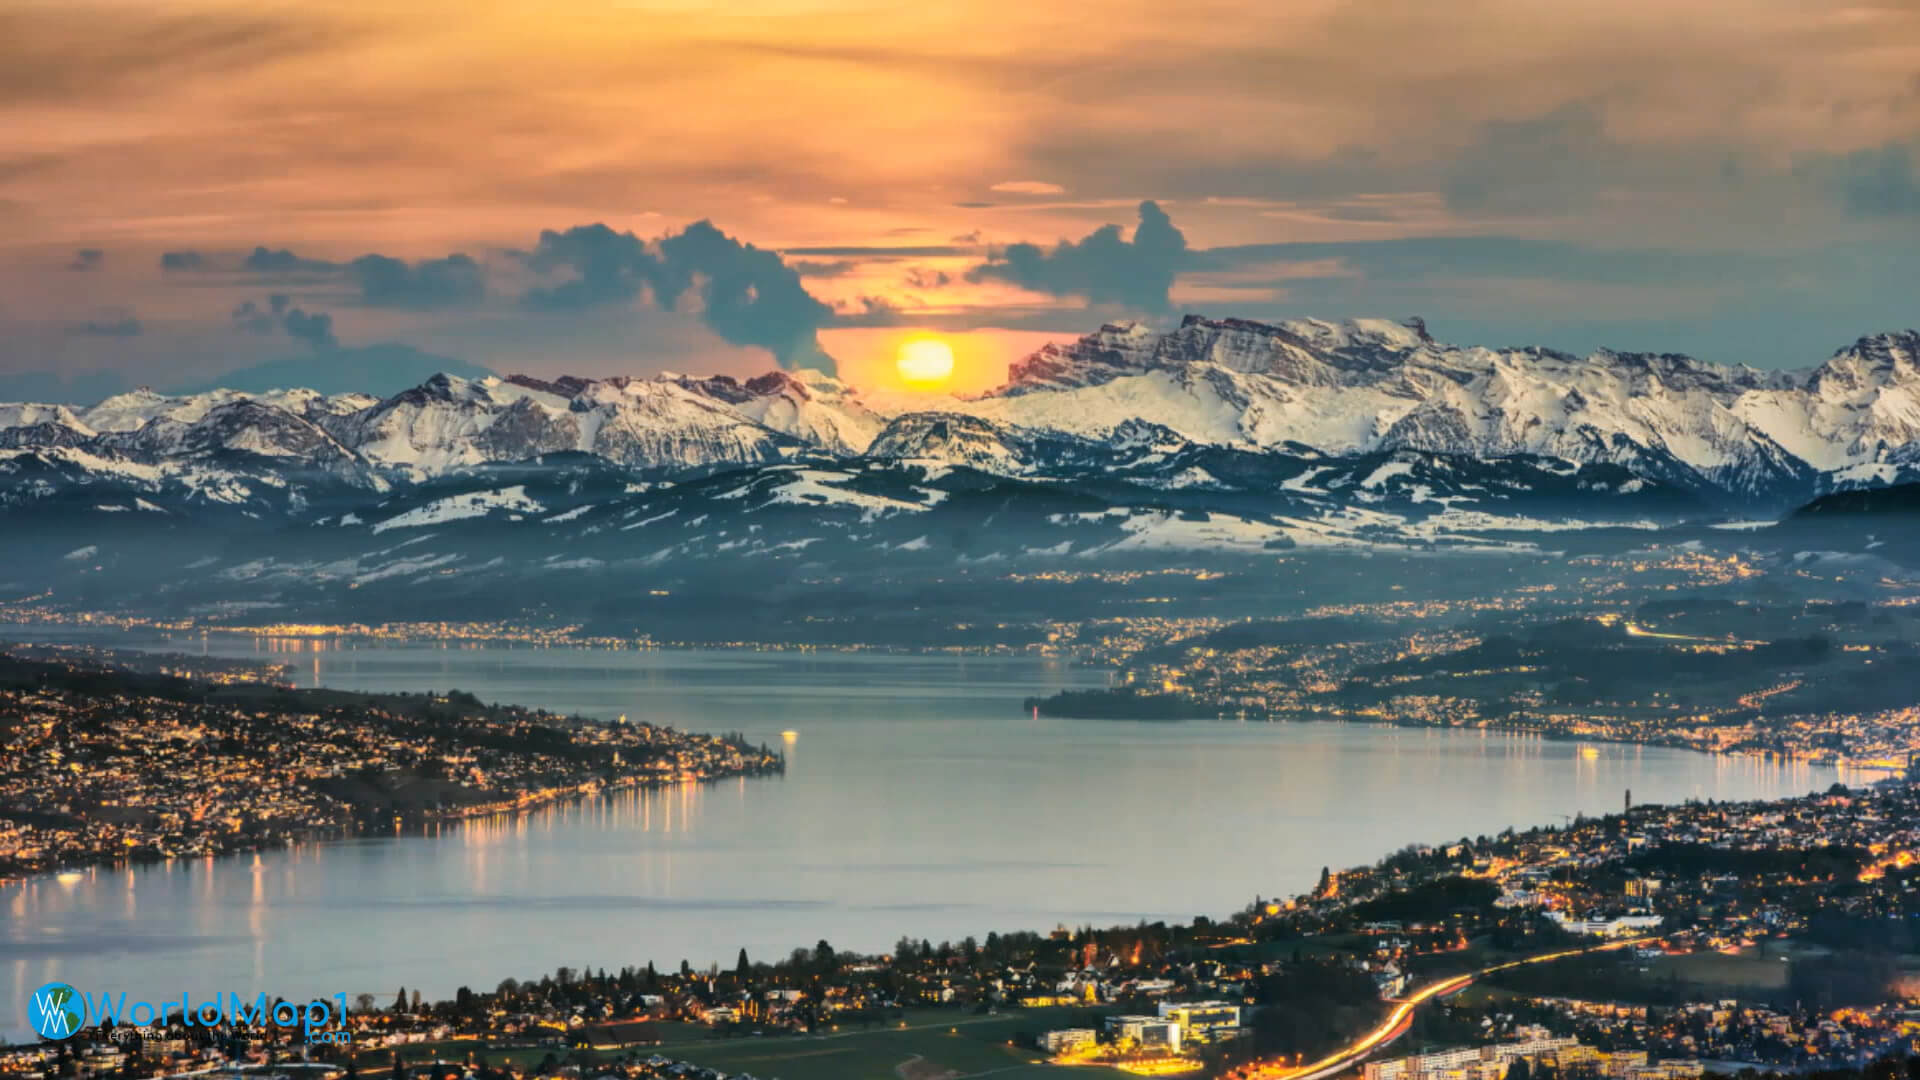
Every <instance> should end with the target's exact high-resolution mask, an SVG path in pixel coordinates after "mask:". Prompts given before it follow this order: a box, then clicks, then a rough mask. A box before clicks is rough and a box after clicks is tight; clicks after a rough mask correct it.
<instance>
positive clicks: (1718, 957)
mask: <svg viewBox="0 0 1920 1080" xmlns="http://www.w3.org/2000/svg"><path fill="white" fill-rule="evenodd" d="M1792 956H1793V954H1792V953H1790V952H1788V951H1787V950H1785V949H1782V948H1779V947H1774V948H1770V949H1768V950H1767V954H1766V955H1765V956H1761V955H1760V953H1759V950H1757V949H1748V950H1746V951H1744V952H1742V953H1740V954H1738V955H1728V954H1726V953H1718V952H1698V953H1693V954H1691V955H1688V956H1663V957H1661V958H1659V959H1657V960H1651V961H1648V963H1647V974H1648V975H1649V976H1650V977H1652V978H1655V979H1664V978H1666V977H1667V975H1668V974H1669V973H1672V974H1673V975H1674V976H1675V977H1677V978H1678V979H1679V980H1680V981H1681V982H1684V983H1692V984H1694V985H1696V986H1717V987H1726V988H1728V989H1737V990H1748V991H1754V990H1760V991H1765V990H1784V989H1786V986H1787V976H1788V974H1789V972H1790V970H1791V968H1792V966H1793V965H1792V964H1789V963H1786V962H1784V961H1783V958H1786V959H1791V958H1792Z"/></svg>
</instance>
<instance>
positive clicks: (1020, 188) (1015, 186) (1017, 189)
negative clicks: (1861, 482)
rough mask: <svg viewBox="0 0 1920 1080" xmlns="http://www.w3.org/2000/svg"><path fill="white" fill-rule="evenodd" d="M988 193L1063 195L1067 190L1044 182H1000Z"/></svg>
mask: <svg viewBox="0 0 1920 1080" xmlns="http://www.w3.org/2000/svg"><path fill="white" fill-rule="evenodd" d="M987 190H989V191H1000V192H1005V193H1006V194H1009V195H1065V194H1066V193H1067V189H1066V188H1063V187H1061V186H1060V185H1059V184H1050V183H1048V182H1046V181H1045V180H1002V181H1000V182H999V183H997V184H995V185H993V186H992V187H990V188H988V189H987Z"/></svg>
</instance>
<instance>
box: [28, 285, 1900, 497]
mask: <svg viewBox="0 0 1920 1080" xmlns="http://www.w3.org/2000/svg"><path fill="white" fill-rule="evenodd" d="M1917 435H1920V334H1916V333H1914V332H1911V331H1909V332H1905V333H1897V334H1883V335H1878V336H1874V337H1867V338H1862V339H1860V340H1859V341H1858V342H1856V343H1854V344H1853V345H1852V346H1850V347H1848V348H1846V349H1843V350H1841V351H1839V352H1838V353H1836V354H1834V356H1833V357H1831V358H1829V359H1828V360H1826V361H1825V362H1824V363H1822V364H1820V365H1818V366H1815V367H1810V368H1808V369H1806V370H1804V371H1758V370H1754V369H1751V368H1746V367H1726V366H1720V365H1715V364H1708V363H1702V362H1699V361H1696V360H1693V359H1690V358H1688V357H1685V356H1678V355H1672V354H1652V353H1615V352H1605V351H1603V352H1597V353H1594V354H1592V355H1589V356H1584V357H1579V356H1571V355H1568V354H1565V353H1560V352H1555V351H1553V350H1549V349H1541V348H1512V349H1489V348H1480V347H1464V346H1454V345H1447V344H1443V343H1441V342H1438V341H1435V340H1434V339H1433V337H1432V336H1431V335H1430V334H1429V333H1428V332H1427V329H1426V327H1425V325H1424V324H1422V323H1420V322H1419V321H1418V320H1413V321H1411V322H1409V323H1407V324H1401V323H1395V322H1388V321H1384V320H1369V319H1362V320H1356V321H1352V322H1344V323H1334V322H1324V321H1319V320H1311V319H1300V320H1292V321H1288V322H1281V323H1274V324H1266V323H1257V322H1250V321H1246V320H1239V319H1207V318H1202V317H1198V316H1188V317H1187V318H1186V319H1185V320H1184V321H1183V322H1182V323H1181V324H1180V325H1179V326H1178V327H1177V328H1174V329H1171V330H1167V331H1164V332H1163V331H1156V330H1154V329H1151V328H1149V327H1147V326H1144V325H1140V324H1132V323H1128V324H1113V325H1108V326H1105V327H1102V328H1101V329H1100V330H1098V331H1096V332H1094V333H1092V334H1089V335H1087V336H1086V337H1084V338H1082V339H1080V340H1079V341H1076V342H1073V343H1071V344H1065V345H1049V346H1047V347H1045V348H1042V349H1040V350H1039V351H1037V352H1035V353H1033V354H1032V355H1030V356H1028V357H1026V358H1025V359H1023V360H1021V361H1019V362H1017V363H1015V364H1014V365H1012V367H1011V368H1010V370H1009V373H1008V379H1007V381H1006V383H1005V384H1004V385H1003V386H1001V387H1000V388H999V389H997V390H994V391H992V392H990V393H987V394H983V395H980V396H978V397H974V398H954V397H930V396H925V395H921V396H911V395H891V396H889V395H882V394H863V393H862V392H860V391H859V390H857V389H855V388H853V387H850V386H848V385H846V384H845V383H842V382H840V381H839V380H837V379H833V378H831V377H828V376H824V375H820V374H818V373H815V372H772V373H769V374H767V375H764V376H761V377H758V378H754V379H748V380H745V381H741V380H736V379H733V378H730V377H727V376H711V377H706V378H693V377H687V376H681V375H660V376H655V377H651V378H627V377H613V378H606V379H587V378H577V377H563V378H559V379H551V380H549V379H539V378H533V377H528V376H512V377H510V378H506V379H501V378H493V377H488V378H482V379H475V380H469V379H463V378H458V377H455V376H449V375H438V376H435V377H433V378H431V379H428V380H427V381H426V382H424V383H422V384H420V385H419V386H416V387H413V388H411V389H408V390H406V391H404V392H402V393H398V394H395V395H392V396H390V397H386V398H384V399H376V398H373V397H369V396H366V395H358V394H345V395H333V396H326V395H321V394H317V393H314V392H312V391H307V390H298V389H289V390H278V391H273V392H269V393H258V394H254V393H242V392H237V391H229V390H216V391H210V392H207V393H203V394H194V395H188V396H167V395H162V394H157V393H154V392H152V391H149V390H139V391H134V392H132V393H127V394H120V395H117V396H115V397H112V398H109V399H107V400H105V401H103V402H100V403H99V404H97V405H94V406H92V407H90V408H85V409H70V408H68V407H66V406H58V405H37V404H30V403H28V404H10V405H9V404H0V451H32V452H43V453H48V454H51V453H53V452H55V451H74V452H78V453H81V454H83V455H90V457H89V458H88V460H100V461H113V462H119V463H124V464H131V465H138V466H142V467H145V466H161V465H165V466H168V467H170V468H175V469H176V470H180V469H188V468H189V467H190V466H191V467H212V466H213V465H216V464H217V465H219V466H221V467H233V465H234V463H235V462H236V461H242V460H244V461H245V462H246V464H245V466H244V469H243V471H246V472H248V474H249V475H253V476H255V477H256V478H258V479H260V480H261V481H262V482H265V481H266V480H269V479H271V477H270V475H269V474H270V473H271V472H272V470H274V469H279V470H284V471H288V472H294V471H300V470H307V471H319V472H325V473H328V474H330V475H332V476H334V477H336V478H338V479H339V480H340V481H342V482H345V483H348V484H352V485H358V486H360V487H362V488H365V489H367V490H369V491H370V492H373V493H376V494H381V496H382V497H384V493H385V492H386V491H387V490H388V489H389V488H391V487H392V486H394V485H398V486H400V487H407V486H411V485H419V484H423V483H427V482H430V481H432V480H433V479H434V478H437V477H442V476H446V475H449V474H452V473H456V472H458V471H460V470H463V469H470V468H473V467H476V466H480V465H484V464H487V463H494V462H518V461H527V460H531V459H536V458H541V457H543V456H546V455H554V454H567V453H575V454H588V455H593V456H595V457H597V458H600V459H602V460H604V461H605V462H607V463H609V464H611V465H613V466H617V467H619V468H622V469H625V470H629V471H631V472H633V473H636V474H639V475H640V478H642V479H644V480H647V481H654V480H667V479H672V480H685V479H688V478H691V477H695V476H699V475H702V474H705V473H710V472H713V471H716V470H726V469H739V468H751V467H755V466H761V465H768V464H774V463H779V462H785V461H794V460H796V458H801V457H805V458H809V459H813V458H824V459H827V460H848V459H853V458H860V457H869V458H874V459H883V460H889V459H904V460H914V461H920V462H940V463H945V464H948V465H959V466H966V467H969V468H974V469H978V470H982V471H985V472H990V473H994V474H998V475H1003V476H1018V477H1023V478H1030V479H1044V480H1051V481H1055V482H1064V483H1083V482H1091V481H1104V480H1116V481H1124V482H1127V483H1133V484H1141V485H1146V486H1150V487H1156V488H1160V489H1163V490H1231V491H1237V492H1242V493H1261V492H1265V493H1268V494H1278V493H1283V492H1286V491H1301V490H1306V489H1309V488H1314V487H1315V485H1316V483H1320V482H1319V481H1315V480H1314V479H1312V477H1311V476H1309V475H1308V470H1309V469H1310V468H1323V469H1324V470H1325V471H1324V476H1325V477H1329V478H1331V477H1336V476H1338V477H1343V478H1344V479H1343V480H1342V483H1343V484H1344V485H1345V487H1344V489H1343V490H1344V491H1345V495H1344V496H1342V497H1343V498H1345V499H1346V500H1347V501H1348V502H1350V503H1358V504H1364V503H1367V502H1368V501H1369V499H1370V498H1372V494H1373V493H1374V492H1375V491H1376V489H1395V488H1398V487H1410V490H1420V491H1426V492H1428V493H1430V494H1433V495H1434V497H1436V498H1439V497H1448V498H1450V497H1452V495H1455V494H1461V493H1467V494H1469V495H1471V494H1473V493H1474V492H1475V491H1480V492H1497V493H1503V494H1513V495H1518V494H1521V493H1523V489H1527V488H1529V487H1530V486H1531V487H1532V488H1533V489H1534V490H1536V491H1542V490H1549V489H1550V490H1553V491H1556V492H1560V493H1562V494H1564V490H1563V489H1566V488H1567V487H1568V486H1569V485H1572V486H1574V487H1576V488H1577V487H1578V486H1579V485H1582V484H1586V485H1593V484H1599V485H1603V486H1605V487H1606V490H1608V491H1613V492H1616V493H1620V494H1633V493H1634V491H1635V490H1637V489H1633V488H1632V484H1633V482H1635V481H1637V482H1638V483H1639V484H1641V485H1642V486H1643V487H1644V488H1645V489H1646V490H1647V491H1649V492H1654V493H1661V492H1665V493H1674V492H1683V493H1691V494H1692V495H1694V496H1696V497H1704V498H1707V499H1710V500H1718V501H1720V502H1723V503H1724V502H1739V503H1746V504H1749V505H1750V507H1754V508H1762V509H1783V508H1785V507H1788V506H1792V505H1797V504H1798V503H1800V502H1803V501H1805V500H1806V499H1807V498H1810V497H1812V496H1814V495H1816V494H1819V493H1820V492H1823V491H1828V490H1844V489H1851V488H1858V487H1870V486H1877V485H1883V484H1891V483H1899V482H1903V481H1910V480H1913V479H1916V478H1917V477H1920V441H1917V440H1916V436H1917ZM1396 453H1404V454H1408V455H1413V456H1411V457H1407V458H1404V459H1400V464H1399V465H1398V466H1396V468H1397V469H1400V471H1397V472H1392V473H1390V474H1386V475H1383V476H1382V477H1381V478H1380V480H1379V481H1378V483H1377V484H1366V483H1360V482H1359V481H1360V480H1363V479H1365V477H1353V476H1348V475H1347V474H1348V472H1349V471H1350V470H1351V469H1354V468H1359V467H1361V465H1360V464H1358V463H1361V462H1366V463H1370V464H1367V465H1366V467H1367V468H1375V467H1377V466H1378V462H1377V461H1376V459H1378V458H1380V456H1381V455H1393V454H1396ZM49 460H53V459H49ZM65 460H66V464H65V465H64V466H63V467H62V469H60V470H57V471H58V472H59V474H60V475H62V476H72V475H73V469H74V468H78V467H79V466H77V465H75V464H74V462H75V461H76V460H78V459H65ZM1382 460H1384V459H1382ZM1342 462H1345V463H1346V464H1342ZM1476 463H1477V464H1476ZM1601 467H1605V468H1607V469H1613V470H1616V471H1615V472H1611V473H1605V474H1604V475H1603V474H1601V473H1582V471H1581V470H1583V469H1587V470H1591V469H1595V468H1601ZM1489 470H1491V471H1489ZM1569 478H1574V479H1569ZM1583 490H1590V488H1588V489H1583ZM1449 492H1450V493H1451V494H1447V493H1449ZM1320 493H1321V494H1327V495H1331V494H1333V493H1332V492H1331V491H1328V490H1324V489H1321V492H1320ZM1476 497H1478V496H1476ZM1416 501H1417V500H1416ZM1615 501H1617V500H1615Z"/></svg>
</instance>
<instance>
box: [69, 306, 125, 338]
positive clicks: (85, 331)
mask: <svg viewBox="0 0 1920 1080" xmlns="http://www.w3.org/2000/svg"><path fill="white" fill-rule="evenodd" d="M140 332H141V326H140V320H139V319H136V318H134V315H133V312H131V311H120V312H112V313H109V314H107V315H105V316H103V317H101V318H98V319H88V320H87V321H86V322H83V323H78V324H75V325H73V326H69V327H67V333H69V334H76V335H80V336H83V337H117V338H127V337H139V336H140Z"/></svg>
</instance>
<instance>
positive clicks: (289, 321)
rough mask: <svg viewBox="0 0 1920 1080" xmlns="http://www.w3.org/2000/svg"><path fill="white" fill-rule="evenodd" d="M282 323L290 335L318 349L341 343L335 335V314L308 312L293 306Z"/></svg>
mask: <svg viewBox="0 0 1920 1080" xmlns="http://www.w3.org/2000/svg"><path fill="white" fill-rule="evenodd" d="M281 325H282V326H283V327H285V328H286V331H287V336H288V337H290V338H292V339H293V340H295V341H304V342H306V343H307V344H309V345H311V346H313V347H314V348H316V349H330V348H332V347H334V346H335V345H338V344H340V342H339V341H338V340H337V339H336V338H335V337H334V336H333V316H331V315H329V314H327V313H326V312H324V311H315V312H306V311H301V310H300V309H299V308H293V309H291V310H289V311H288V312H287V314H286V316H285V318H284V319H283V320H282V322H281Z"/></svg>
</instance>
